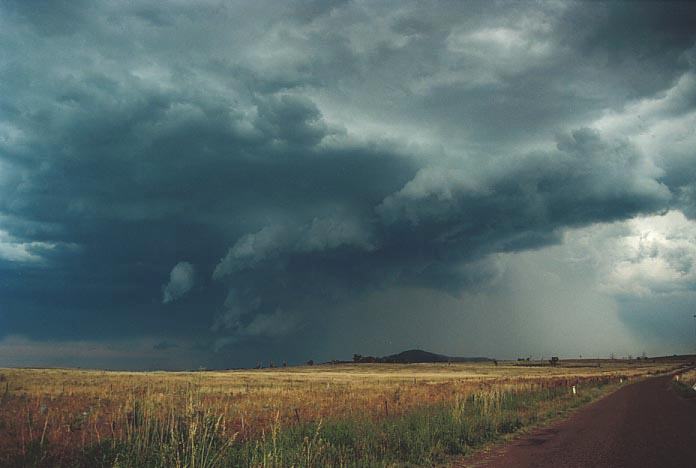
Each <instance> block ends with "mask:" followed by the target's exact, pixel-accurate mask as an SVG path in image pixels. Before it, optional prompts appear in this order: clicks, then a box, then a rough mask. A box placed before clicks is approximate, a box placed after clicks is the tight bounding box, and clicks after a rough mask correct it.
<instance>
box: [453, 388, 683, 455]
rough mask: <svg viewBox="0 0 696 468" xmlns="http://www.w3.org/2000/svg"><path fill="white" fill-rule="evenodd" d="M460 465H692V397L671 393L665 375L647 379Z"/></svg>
mask: <svg viewBox="0 0 696 468" xmlns="http://www.w3.org/2000/svg"><path fill="white" fill-rule="evenodd" d="M464 465H465V466H477V467H478V466H482V467H484V466H485V467H515V468H517V467H605V466H606V467H660V468H664V467H692V468H693V467H696V399H693V398H692V399H684V398H682V397H680V396H679V395H677V394H676V392H675V391H674V389H673V388H672V384H671V376H664V377H655V378H651V379H648V380H644V381H642V382H638V383H635V384H632V385H629V386H626V387H624V388H622V389H620V390H618V391H617V392H615V393H613V394H611V395H609V396H608V397H606V398H603V399H602V400H599V401H597V402H595V403H592V404H591V405H588V406H587V407H585V408H583V409H581V410H579V411H578V412H577V413H575V414H574V415H573V416H571V417H570V418H569V419H567V420H565V421H562V422H559V423H557V424H555V425H553V426H551V427H548V428H546V429H542V430H539V431H536V432H534V433H532V434H530V435H526V436H524V437H521V438H519V439H517V440H515V441H513V442H511V443H510V444H509V445H507V446H504V447H502V448H500V449H497V450H494V451H493V452H492V453H490V454H488V455H485V456H480V457H475V458H474V459H472V460H470V461H465V463H464Z"/></svg>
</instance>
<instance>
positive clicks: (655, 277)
mask: <svg viewBox="0 0 696 468" xmlns="http://www.w3.org/2000/svg"><path fill="white" fill-rule="evenodd" d="M565 243H566V244H567V245H568V247H567V249H568V250H569V251H572V252H573V253H572V255H571V257H572V258H574V259H576V260H575V261H576V262H582V263H586V264H587V263H589V264H591V265H592V269H593V270H594V271H596V273H597V285H598V288H599V289H601V290H603V291H605V292H607V293H609V294H613V295H620V296H625V295H628V296H639V297H644V296H664V295H671V294H679V293H684V292H689V291H694V290H696V222H694V221H693V220H689V219H688V218H686V217H685V216H684V214H683V213H681V212H680V211H677V210H672V211H669V212H668V213H666V214H663V215H657V216H645V217H637V218H634V219H630V220H628V221H623V222H618V223H612V224H608V225H597V226H592V227H588V228H585V229H581V230H577V231H571V232H569V233H568V235H567V237H566V239H565Z"/></svg>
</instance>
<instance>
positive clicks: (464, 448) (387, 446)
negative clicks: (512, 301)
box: [25, 384, 609, 468]
mask: <svg viewBox="0 0 696 468" xmlns="http://www.w3.org/2000/svg"><path fill="white" fill-rule="evenodd" d="M607 390H609V387H608V386H607V385H602V384H598V385H596V386H589V385H588V386H587V387H583V388H582V389H581V391H580V392H579V394H578V395H572V393H571V391H570V390H569V389H568V388H566V387H551V388H538V389H535V390H524V391H515V390H508V391H500V390H495V389H494V390H486V391H481V392H479V393H476V394H473V395H471V394H470V395H462V396H461V397H459V398H457V397H455V398H454V400H453V401H449V402H446V403H440V404H436V405H430V406H427V407H423V408H420V409H417V410H415V411H412V412H410V413H408V414H405V415H400V416H394V417H389V418H384V419H381V420H371V419H367V418H362V419H361V418H356V419H343V420H336V421H325V422H311V423H304V424H295V425H290V426H287V427H281V424H280V423H279V421H278V420H276V422H275V423H274V424H272V425H271V427H270V428H269V429H268V430H267V431H264V432H263V434H262V436H261V437H259V438H257V439H255V440H248V441H239V440H236V438H235V437H223V436H222V435H221V434H222V431H221V430H220V419H219V418H215V417H213V416H211V415H209V414H204V413H201V412H200V411H191V412H190V414H187V415H184V416H182V417H172V418H170V419H169V420H167V421H163V420H162V419H157V418H149V417H148V416H147V414H146V413H143V414H135V415H134V417H133V418H132V428H131V430H129V431H128V435H127V437H126V438H125V439H124V440H118V441H116V440H107V441H104V442H102V443H101V444H99V445H95V446H92V447H89V448H87V449H85V450H84V451H82V452H81V454H80V456H79V457H77V458H76V459H75V460H73V461H74V463H71V464H70V465H69V466H85V467H87V466H89V467H99V466H103V467H106V466H108V467H124V468H125V467H170V466H176V467H191V468H194V467H201V468H205V467H216V466H235V467H237V466H239V467H242V466H254V467H256V466H259V467H261V466H262V467H287V466H298V467H299V466H302V467H324V466H345V467H358V466H360V467H362V466H432V465H435V464H439V463H443V462H446V461H447V460H448V459H449V458H450V457H452V456H457V455H465V454H468V453H470V452H472V451H473V450H475V449H477V448H480V447H482V446H484V445H485V444H487V443H490V442H493V441H495V440H498V439H500V438H502V437H505V436H506V435H507V434H512V433H515V432H517V431H519V430H520V429H522V428H525V427H529V426H533V425H536V424H539V423H540V422H542V421H545V420H548V419H550V418H556V417H558V415H559V414H562V413H564V412H566V411H568V410H570V409H572V408H575V407H578V406H580V405H583V404H585V403H587V402H589V401H591V400H593V399H595V398H596V397H598V396H600V395H602V394H604V393H606V391H607ZM26 461H28V462H29V463H28V464H27V465H25V466H31V465H34V463H31V461H34V462H35V461H36V459H34V460H31V461H30V460H26ZM40 464H41V463H37V465H40Z"/></svg>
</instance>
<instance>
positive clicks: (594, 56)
mask: <svg viewBox="0 0 696 468" xmlns="http://www.w3.org/2000/svg"><path fill="white" fill-rule="evenodd" d="M693 24H696V7H694V6H693V5H690V4H688V3H684V4H681V3H670V4H667V5H665V4H652V3H644V2H641V3H634V2H630V3H622V2H608V3H600V2H591V3H583V2H544V3H531V2H529V3H526V2H525V3H500V4H498V3H495V2H494V3H491V2H436V3H428V4H424V3H419V2H400V3H398V4H395V3H393V2H384V3H381V2H349V1H333V2H323V1H322V2H313V1H298V2H283V3H278V2H239V3H236V2H221V1H212V0H206V1H199V2H178V1H172V2H164V3H163V2H148V1H141V2H110V1H96V2H62V1H58V2H48V1H46V2H23V1H16V2H3V4H2V6H1V7H0V52H1V55H0V83H1V84H0V299H1V305H0V307H1V309H0V339H3V337H4V340H5V341H4V342H3V343H5V344H4V345H3V346H6V347H9V348H11V347H12V346H13V345H12V343H15V344H16V343H21V346H22V347H26V346H29V344H27V343H37V345H36V346H37V349H43V348H42V347H45V346H48V347H49V348H50V346H51V343H59V344H60V346H61V348H60V349H66V347H65V345H64V344H65V343H72V344H73V345H71V346H72V348H75V347H77V348H79V346H80V345H77V344H75V343H96V345H95V346H99V347H100V349H101V346H103V344H104V343H107V344H108V345H109V346H115V347H117V348H118V346H122V345H123V343H132V342H134V341H137V342H138V343H139V346H140V347H141V348H142V356H143V362H146V363H149V364H143V365H144V366H145V365H152V366H164V367H186V366H191V365H210V366H223V367H227V366H234V365H249V364H250V363H252V362H255V361H256V360H257V359H269V358H273V359H276V360H280V359H282V358H286V357H287V358H289V359H290V360H293V359H294V360H297V361H299V360H304V359H307V358H309V357H318V358H323V359H328V358H330V357H335V355H338V356H339V357H345V356H348V355H350V354H351V353H352V352H362V353H381V352H383V351H384V352H387V351H389V350H390V349H391V348H389V347H390V346H391V347H396V346H409V345H417V344H418V343H421V344H423V346H430V347H433V346H435V347H437V346H438V343H439V342H438V333H440V334H443V335H442V336H441V342H442V344H441V345H440V349H435V351H443V352H444V351H446V352H448V353H449V354H457V353H472V354H484V353H489V354H494V353H496V352H497V353H502V354H506V353H507V354H512V353H520V352H526V348H525V347H526V346H527V345H528V344H530V343H535V342H537V341H538V340H539V337H540V336H541V335H540V334H538V333H537V334H536V335H535V334H534V333H533V332H532V331H531V330H528V331H529V333H528V334H526V332H525V333H522V332H520V333H518V334H516V333H515V330H527V328H528V327H527V326H526V325H524V323H525V319H524V317H525V316H526V317H528V318H529V319H530V320H532V319H533V320H540V321H544V320H547V318H548V317H551V316H553V317H561V318H559V319H558V320H559V322H558V329H559V330H560V329H561V328H562V322H563V319H562V317H568V316H570V315H573V316H574V317H575V316H578V317H580V319H579V320H581V323H584V324H585V326H586V327H587V330H588V333H590V330H591V329H593V328H595V327H603V326H605V325H606V323H605V322H604V321H607V320H609V321H611V325H610V326H607V327H606V328H607V329H611V330H615V332H613V334H608V335H607V337H606V339H605V340H604V341H602V342H598V343H595V344H594V345H592V346H593V347H594V349H596V350H597V352H613V351H614V349H613V348H612V346H613V345H614V344H616V346H619V345H620V346H621V347H624V348H621V349H616V350H615V351H617V352H622V350H623V349H626V350H627V351H626V352H628V351H629V350H630V349H629V348H630V347H631V346H633V347H634V349H632V350H630V351H631V352H633V353H636V352H637V351H639V350H640V349H638V348H640V347H643V346H647V345H645V343H646V340H647V341H648V342H649V343H650V346H652V348H650V349H652V350H655V352H671V350H672V349H675V350H676V349H679V350H684V349H686V347H687V346H688V343H689V341H688V340H689V339H688V337H686V338H684V337H680V338H678V339H677V340H676V341H675V342H674V343H670V342H669V339H668V338H665V336H663V335H664V334H661V333H657V335H659V336H657V335H655V336H652V335H651V332H650V327H651V325H650V324H649V323H650V320H647V321H646V320H643V319H637V318H636V317H639V318H640V317H643V318H644V317H646V316H648V317H650V316H651V315H650V314H652V313H654V314H659V313H660V312H659V311H657V310H655V311H654V312H651V310H652V309H651V307H652V306H648V305H649V304H651V303H653V304H657V303H659V302H660V301H663V303H665V304H672V305H673V306H674V307H673V309H672V310H673V311H675V312H674V314H677V311H683V310H685V309H684V307H683V306H682V305H680V304H684V303H685V301H686V302H687V303H688V300H689V298H690V297H691V296H689V295H690V294H692V293H693V291H694V289H695V288H694V286H696V279H694V278H695V277H694V274H693V271H692V268H693V259H694V256H693V255H691V254H692V253H693V252H694V251H696V237H695V236H694V235H692V234H693V232H696V231H692V228H693V227H692V223H693V221H692V220H693V219H694V218H696V154H695V150H694V148H696V30H694V28H693ZM665 216H666V217H665ZM665 219H666V221H665ZM641 223H643V224H641ZM646 223H647V224H646ZM636 230H639V231H640V232H641V233H646V232H647V233H651V232H652V234H646V236H647V237H646V239H651V241H650V242H652V244H650V245H652V246H653V247H645V248H646V249H648V251H649V252H653V253H655V252H657V253H655V255H654V256H653V257H650V254H640V255H638V254H629V253H626V252H627V251H623V252H624V253H623V254H621V255H619V254H616V255H612V256H608V255H606V253H607V252H614V253H616V252H621V251H622V250H621V249H618V250H617V247H616V246H617V245H619V244H620V245H625V242H629V241H627V240H626V239H631V238H632V236H635V235H638V236H640V235H642V234H635V231H636ZM631 233H633V234H631ZM583 236H584V237H583ZM650 236H653V237H650ZM655 236H656V237H655ZM587 238H592V239H593V241H592V244H593V245H595V244H596V251H599V253H596V252H595V253H593V254H592V255H590V253H587V250H586V249H585V250H582V248H581V247H582V242H581V240H582V239H587ZM675 239H678V241H675ZM622 242H623V243H622ZM646 242H647V241H646ZM617 243H618V244H617ZM651 248H652V249H653V250H649V249H651ZM559 249H560V250H559ZM578 249H580V250H582V252H585V253H583V255H582V256H581V257H582V258H583V259H586V258H592V259H596V260H592V261H584V260H583V261H582V262H572V261H571V262H570V263H569V265H571V264H572V265H571V266H568V267H567V268H566V267H565V266H564V267H562V268H561V267H558V266H557V265H555V262H557V261H562V262H566V260H567V259H568V258H569V256H571V255H570V253H569V252H578V251H580V250H578ZM550 252H555V254H554V255H556V256H554V255H552V254H551V253H550ZM684 252H687V253H688V255H684V254H683V253H684ZM646 258H658V259H659V261H658V260H655V262H654V263H653V264H651V263H650V262H649V261H648V260H646ZM558 259H561V260H558ZM563 259H566V260H563ZM599 259H603V260H602V261H601V262H600V261H599ZM607 259H611V261H609V260H607ZM660 262H662V263H660ZM527 263H531V264H533V265H535V266H533V267H531V269H532V270H535V271H536V272H537V273H538V274H539V275H540V276H539V278H536V277H535V276H534V275H533V274H532V275H531V276H529V277H527V278H525V279H524V280H523V281H522V280H520V278H522V277H524V276H525V273H524V272H523V269H524V267H523V265H526V264H527ZM566 263H568V262H566ZM564 264H565V263H564ZM578 264H582V265H584V266H583V267H582V268H581V269H580V270H581V271H580V270H578V269H577V268H576V266H577V265H578ZM573 265H575V266H573ZM566 266H567V265H566ZM660 268H662V269H661V270H660ZM547 270H548V271H553V274H554V275H556V276H559V277H560V278H561V280H562V283H563V284H564V286H563V287H561V286H560V285H557V286H552V285H551V286H550V285H548V284H546V283H545V282H544V281H543V279H542V276H543V275H541V273H539V272H543V271H547ZM658 270H659V271H662V272H663V273H664V274H662V273H659V272H657V271H658ZM579 271H580V272H579ZM665 271H666V273H665ZM596 278H603V279H604V281H603V287H600V286H602V285H600V284H598V283H597V282H596V281H595V279H596ZM545 284H546V286H544V285H545ZM515 285H517V286H515ZM520 285H521V286H520ZM543 287H548V290H544V291H541V292H539V291H536V292H535V293H534V294H541V295H545V296H544V297H548V298H549V301H548V303H546V304H541V305H540V304H537V303H536V302H534V301H532V300H531V298H530V295H532V294H533V293H532V292H530V290H531V289H538V288H543ZM574 288H575V289H574ZM573 291H574V292H573ZM580 295H585V296H587V297H591V298H590V299H588V301H589V302H588V303H592V304H595V305H596V306H597V307H596V310H603V311H605V312H606V313H604V314H601V313H594V312H590V311H583V310H584V309H583V306H582V305H581V304H580V302H582V301H580V302H577V301H574V300H573V299H572V298H573V297H577V296H580ZM665 295H667V296H668V297H667V298H666V299H665ZM660 297H661V298H662V299H660ZM418 298H427V300H422V301H420V302H419V300H418ZM452 301H454V302H452ZM636 301H638V303H640V304H642V305H641V306H640V307H637V306H635V304H636ZM419 303H421V305H420V306H419V307H418V308H417V310H416V309H414V305H413V304H419ZM564 303H565V304H575V306H570V305H569V306H568V307H563V306H562V305H559V304H564ZM525 304H526V305H525ZM532 304H534V305H532ZM646 304H648V305H646ZM573 307H575V309H573ZM654 308H655V309H658V308H659V307H657V306H655V307H654ZM563 309H566V310H563ZM580 309H583V310H580ZM631 309H635V310H638V312H636V313H635V314H633V315H631ZM525 310H527V311H528V312H520V311H525ZM539 310H541V311H542V312H539ZM679 313H681V312H679ZM501 314H502V316H503V317H506V316H507V317H514V320H513V321H512V323H513V324H512V325H510V327H512V328H511V329H503V328H500V329H498V331H497V332H496V331H495V325H496V324H498V325H500V324H501V323H502V322H505V321H504V320H503V321H502V322H501ZM506 314H507V315H506ZM525 314H527V315H525ZM535 314H541V316H543V317H546V318H543V319H542V318H540V317H541V316H537V315H535ZM582 317H587V318H586V321H585V322H582ZM665 317H671V318H668V319H666V320H668V321H669V320H671V321H672V322H671V323H677V322H675V320H678V319H677V318H675V317H676V315H674V316H670V314H669V313H666V315H665ZM457 320H460V322H461V323H460V325H459V326H461V327H462V334H461V336H459V337H458V338H455V337H453V336H450V337H449V338H448V337H446V336H445V335H446V334H447V333H448V331H447V330H448V329H450V328H451V326H448V323H449V324H451V323H459V322H457ZM679 320H681V319H679ZM400 321H406V322H408V323H411V324H420V325H418V326H415V328H414V329H413V330H411V329H407V328H408V327H406V328H403V329H402V331H401V333H395V324H398V323H399V322H400ZM423 323H427V324H429V325H427V326H423ZM433 323H434V325H433ZM547 323H555V322H553V321H551V322H547ZM607 323H608V322H607ZM687 323H688V322H687ZM646 324H647V325H646ZM398 326H400V325H398ZM398 326H397V328H398ZM550 326H551V325H550ZM675 327H676V325H675ZM418 328H420V329H421V330H423V331H422V333H423V334H424V336H418V332H417V331H414V330H417V329H418ZM673 328H674V327H673ZM338 329H344V330H350V333H349V336H348V338H346V337H338V338H337V336H336V330H338ZM668 329H671V328H669V327H668ZM484 330H485V333H486V334H487V335H488V336H490V338H489V339H490V341H491V342H495V343H498V344H497V346H498V347H497V348H491V349H483V348H481V346H484V345H483V344H479V348H476V347H475V346H473V345H472V344H471V343H474V342H475V336H476V335H477V334H480V333H482V331H484ZM551 333H553V331H551ZM425 334H427V337H426V336H425ZM368 335H369V336H375V337H378V336H385V337H387V336H389V337H391V338H389V339H386V338H385V339H384V340H382V341H380V342H379V343H378V342H377V341H379V338H375V339H374V340H373V341H370V340H369V339H368V338H366V337H367V336H368ZM515 336H517V337H518V339H519V340H520V341H519V342H518V343H515V339H514V337H515ZM646 337H648V338H646ZM337 340H338V341H340V342H341V344H340V346H339V345H338V344H336V343H337V342H338V341H337ZM375 340H376V341H375ZM472 340H473V341H472ZM650 340H653V341H650ZM61 343H62V344H61ZM119 343H120V344H119ZM56 346H59V345H56ZM85 346H90V345H85ZM123 346H126V345H123ZM544 346H546V345H544ZM150 347H151V349H150ZM358 347H360V349H357V348H358ZM581 347H582V344H581V343H580V342H577V343H575V342H573V344H572V345H568V346H565V347H564V344H563V340H561V341H558V342H557V341H553V343H552V344H551V343H549V344H548V346H547V348H548V351H549V352H561V353H575V352H576V350H578V349H580V348H581ZM675 347H676V348H675ZM354 348H355V349H354ZM444 348H446V349H444ZM496 349H497V350H498V351H496ZM393 351H399V350H398V349H394V350H393ZM131 352H132V351H131ZM586 352H589V350H588V351H586ZM30 354H31V353H30ZM39 354H40V353H38V354H37V356H38V355H39ZM66 356H67V357H66V360H65V362H67V363H71V362H79V359H77V358H76V357H75V354H74V353H73V354H70V353H67V354H66ZM71 356H72V357H71ZM109 356H110V357H109V359H110V360H109V362H108V363H106V364H104V365H110V366H118V365H119V364H118V359H116V358H113V359H114V360H112V356H111V355H109ZM163 356H164V357H166V359H167V360H165V361H163V360H162V359H164V357H163ZM131 358H132V356H131V354H128V356H127V358H124V360H123V361H122V362H123V363H122V364H121V365H123V366H133V363H132V360H131ZM36 359H40V358H38V357H37V358H36ZM13 362H15V361H13ZM32 362H34V361H32ZM91 362H92V361H90V363H91ZM115 362H116V364H114V363H115ZM0 364H2V363H1V362H0ZM91 365H98V364H93V363H92V364H91Z"/></svg>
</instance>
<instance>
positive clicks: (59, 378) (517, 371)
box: [0, 361, 676, 460]
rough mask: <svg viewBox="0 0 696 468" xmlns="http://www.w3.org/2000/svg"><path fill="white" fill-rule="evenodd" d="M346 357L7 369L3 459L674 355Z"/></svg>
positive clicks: (540, 384) (539, 379) (251, 425)
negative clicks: (179, 426)
mask: <svg viewBox="0 0 696 468" xmlns="http://www.w3.org/2000/svg"><path fill="white" fill-rule="evenodd" d="M594 365H595V364H594V362H591V363H588V362H586V361H576V362H567V361H566V362H564V363H563V364H562V365H561V366H558V367H549V366H539V367H527V366H518V365H516V364H515V363H501V364H500V365H498V366H495V365H493V364H492V363H476V364H451V365H448V364H410V365H399V364H396V365H390V364H356V365H353V364H342V365H321V366H313V367H290V368H276V369H262V370H242V371H224V372H216V371H209V372H146V373H143V372H105V371H93V370H76V369H0V460H2V457H5V459H9V458H8V457H10V456H16V455H18V454H22V453H26V452H27V450H29V449H30V448H31V447H34V448H35V447H36V446H37V444H38V446H39V448H40V449H42V448H43V447H44V446H45V447H48V448H50V450H51V451H52V452H55V453H54V455H53V456H54V457H56V458H55V459H56V460H64V459H67V458H69V457H70V456H72V454H73V453H74V451H75V450H81V449H84V448H85V447H89V446H93V445H95V444H99V443H102V442H104V441H106V440H122V439H124V438H125V437H127V436H128V432H129V431H133V430H137V424H138V421H137V419H138V418H139V417H141V416H142V415H143V414H146V415H147V417H149V418H157V419H159V420H161V421H163V423H165V424H166V422H167V421H174V420H175V419H176V418H177V417H178V415H181V414H190V413H195V412H200V413H201V414H202V413H205V414H206V415H212V416H214V417H215V418H217V421H218V422H217V425H216V431H219V432H220V434H222V435H223V436H224V437H228V438H232V437H234V439H235V440H237V441H244V440H253V439H254V438H258V437H261V436H262V434H264V433H268V432H269V431H270V430H271V428H272V427H273V426H274V425H275V427H278V425H280V426H282V427H288V426H292V425H294V424H301V423H306V422H311V421H331V420H342V419H367V420H377V419H380V418H384V417H393V416H398V415H402V414H407V413H408V412H409V411H412V410H415V409H417V408H421V407H424V406H428V405H433V404H438V403H450V402H453V401H455V400H457V401H458V400H460V399H461V398H463V397H466V396H467V395H472V394H476V393H477V392H482V391H489V392H490V391H493V392H500V391H506V390H515V391H519V390H530V391H533V390H535V389H542V388H549V387H562V386H565V387H570V386H572V385H575V384H577V385H578V388H579V389H580V391H582V390H581V389H582V386H583V384H584V383H592V382H599V381H603V382H605V381H606V382H609V381H611V382H614V381H618V380H620V379H621V380H625V379H635V378H639V377H642V376H645V375H648V374H654V373H660V372H665V371H668V370H671V369H673V368H674V367H675V365H676V363H675V361H658V362H648V361H642V362H636V361H633V362H630V363H629V362H623V361H603V362H601V367H594Z"/></svg>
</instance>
